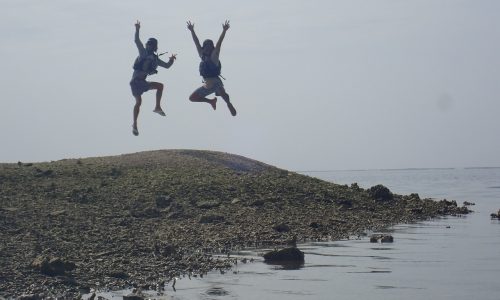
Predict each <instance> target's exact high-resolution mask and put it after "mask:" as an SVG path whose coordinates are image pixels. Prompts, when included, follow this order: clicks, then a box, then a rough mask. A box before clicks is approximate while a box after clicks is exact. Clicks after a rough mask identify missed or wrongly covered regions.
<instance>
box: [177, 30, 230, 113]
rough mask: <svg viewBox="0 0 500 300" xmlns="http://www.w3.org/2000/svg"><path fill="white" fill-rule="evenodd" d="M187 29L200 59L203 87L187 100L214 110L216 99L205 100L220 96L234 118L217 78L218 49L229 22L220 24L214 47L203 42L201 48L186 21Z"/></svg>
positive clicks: (228, 101) (218, 64)
mask: <svg viewBox="0 0 500 300" xmlns="http://www.w3.org/2000/svg"><path fill="white" fill-rule="evenodd" d="M187 28H188V29H189V31H191V35H192V37H193V41H194V44H195V45H196V50H198V55H199V56H200V58H201V63H200V75H201V76H202V77H203V85H202V86H201V87H199V88H197V89H196V90H195V91H194V92H193V93H192V94H191V96H189V100H191V101H193V102H206V103H209V104H210V105H211V106H212V108H213V109H214V110H215V109H216V107H217V97H214V98H213V99H209V98H207V96H208V95H210V94H213V93H215V96H220V97H222V99H224V101H226V104H227V107H228V108H229V111H230V112H231V115H233V116H236V109H235V108H234V106H233V104H231V101H230V100H229V95H228V94H227V93H226V90H225V89H224V84H222V80H221V79H220V78H219V77H220V71H221V63H220V60H219V54H220V48H221V45H222V40H223V39H224V36H225V35H226V31H227V30H228V29H229V21H226V22H224V24H222V34H221V35H220V37H219V40H218V41H217V45H215V47H214V42H213V41H212V40H205V41H204V42H203V46H202V45H200V41H199V40H198V37H197V36H196V33H195V32H194V23H191V21H188V22H187Z"/></svg>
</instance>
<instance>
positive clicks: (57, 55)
mask: <svg viewBox="0 0 500 300" xmlns="http://www.w3.org/2000/svg"><path fill="white" fill-rule="evenodd" d="M499 12H500V1H497V0H313V1H306V0H301V1H299V0H280V1H278V0H255V1H245V2H243V1H229V0H226V1H189V0H186V1H165V0H158V1H152V0H151V1H150V0H148V1H137V0H135V1H129V0H106V1H103V0H85V1H83V0H80V1H76V0H71V1H68V0H50V1H49V0H46V1H40V0H1V1H0V28H1V29H0V40H1V41H2V44H1V46H0V58H1V66H2V72H1V73H0V82H1V91H2V99H1V100H0V128H1V130H0V141H1V146H0V162H17V161H24V162H29V161H31V162H40V161H50V160H59V159H64V158H83V157H93V156H104V155H119V154H124V153H132V152H138V151H145V150H158V149H206V150H217V151H223V152H229V153H233V154H239V155H243V156H246V157H249V158H252V159H256V160H259V161H263V162H265V163H268V164H271V165H275V166H278V167H280V168H285V169H288V170H343V169H378V168H429V167H472V166H479V167H493V166H500V154H499V153H500V117H499V115H500V97H499V96H500V59H499V55H500V18H499V17H498V13H499ZM226 19H227V20H230V22H231V28H230V29H229V31H228V32H227V34H226V38H225V40H224V42H223V45H222V51H221V56H220V58H221V61H222V65H223V68H222V74H223V75H224V77H225V78H226V79H227V80H225V81H224V84H225V87H226V90H227V92H228V93H229V95H230V96H231V98H232V102H233V104H234V106H235V107H236V109H237V110H238V116H237V117H232V116H231V115H230V113H229V111H228V110H227V108H226V106H225V105H224V102H223V101H222V99H219V103H218V108H217V111H215V112H214V111H212V110H211V108H210V107H209V105H208V104H205V103H191V102H190V101H189V100H188V97H189V95H190V94H191V92H192V91H193V90H194V89H195V88H197V87H198V86H199V85H200V84H201V77H200V76H199V74H198V63H199V58H198V56H197V53H196V49H195V47H194V44H193V42H192V39H191V36H190V33H189V31H188V30H187V28H186V21H187V20H191V21H192V22H194V23H195V30H196V32H197V34H198V36H199V37H200V40H203V39H206V38H211V39H214V40H217V38H218V37H219V35H220V33H221V30H222V22H223V21H224V20H226ZM136 20H140V21H141V25H142V27H141V38H142V40H143V41H144V42H145V41H146V40H147V39H148V38H149V37H156V38H157V39H158V40H159V50H160V51H161V52H163V51H169V53H177V57H178V59H177V61H176V62H175V63H174V65H173V66H172V67H171V68H170V69H168V70H167V69H161V68H160V69H159V74H157V75H154V76H151V77H150V80H153V81H159V82H162V83H164V84H165V86H166V89H165V92H164V99H163V108H164V110H165V112H166V114H167V117H163V118H162V117H160V116H159V115H157V114H154V113H153V112H152V110H153V108H154V92H148V93H146V94H144V95H143V105H142V108H141V113H140V116H139V130H140V135H139V136H138V137H135V136H133V135H132V133H131V124H132V108H133V105H134V98H133V97H132V95H131V92H130V88H129V80H130V77H131V75H132V64H133V61H134V59H135V57H136V56H137V50H136V47H135V45H134V41H133V38H134V30H135V28H134V23H135V21H136Z"/></svg>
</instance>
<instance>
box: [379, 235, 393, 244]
mask: <svg viewBox="0 0 500 300" xmlns="http://www.w3.org/2000/svg"><path fill="white" fill-rule="evenodd" d="M380 242H381V243H393V242H394V238H393V237H392V235H384V236H382V238H380Z"/></svg>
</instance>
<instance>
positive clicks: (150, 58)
mask: <svg viewBox="0 0 500 300" xmlns="http://www.w3.org/2000/svg"><path fill="white" fill-rule="evenodd" d="M140 28H141V23H140V22H139V21H137V23H135V44H136V45H137V49H138V50H139V56H138V57H137V58H136V60H135V62H134V73H133V75H132V80H131V81H130V87H131V89H132V95H134V97H135V106H134V123H133V124H132V133H133V134H134V135H135V136H137V135H139V130H138V129H137V117H138V116H139V110H140V107H141V103H142V94H143V93H144V92H147V91H149V90H156V106H155V109H154V110H153V112H155V113H157V114H159V115H160V116H165V112H163V109H161V105H160V101H161V96H162V94H163V84H162V83H160V82H154V81H146V77H147V76H148V75H153V74H156V73H158V71H156V68H157V67H158V66H161V67H164V68H166V69H168V68H170V66H172V64H173V63H174V60H175V59H176V54H172V55H171V56H170V59H169V60H168V62H164V61H163V60H161V59H160V58H159V57H158V56H159V55H158V54H157V53H156V51H158V41H157V40H156V39H155V38H150V39H149V40H148V41H147V42H146V47H144V45H143V44H142V42H141V39H140V38H139V29H140Z"/></svg>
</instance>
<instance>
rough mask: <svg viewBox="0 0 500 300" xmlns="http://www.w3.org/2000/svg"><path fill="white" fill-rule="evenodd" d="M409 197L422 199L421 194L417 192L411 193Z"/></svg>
mask: <svg viewBox="0 0 500 300" xmlns="http://www.w3.org/2000/svg"><path fill="white" fill-rule="evenodd" d="M409 197H410V199H412V200H420V195H419V194H417V193H411V194H410V196H409Z"/></svg>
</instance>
